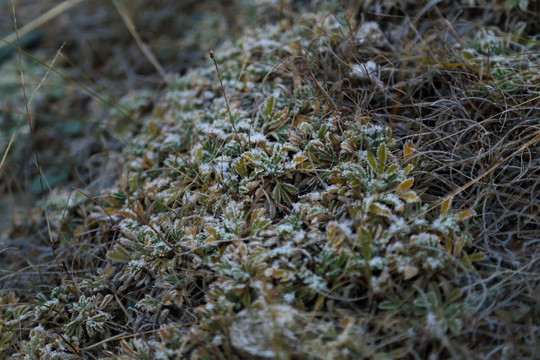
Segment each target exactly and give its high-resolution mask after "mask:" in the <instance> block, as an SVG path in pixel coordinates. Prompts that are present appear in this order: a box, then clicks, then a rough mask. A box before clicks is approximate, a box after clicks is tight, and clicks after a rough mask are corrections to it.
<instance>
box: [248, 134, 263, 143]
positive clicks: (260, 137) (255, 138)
mask: <svg viewBox="0 0 540 360" xmlns="http://www.w3.org/2000/svg"><path fill="white" fill-rule="evenodd" d="M249 140H250V141H251V142H253V143H258V142H259V141H267V140H266V136H265V135H264V134H263V133H260V132H252V133H251V134H250V136H249Z"/></svg>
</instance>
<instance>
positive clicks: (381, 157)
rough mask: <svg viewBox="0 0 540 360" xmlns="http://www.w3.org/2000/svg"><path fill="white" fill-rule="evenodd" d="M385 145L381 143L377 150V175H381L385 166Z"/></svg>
mask: <svg viewBox="0 0 540 360" xmlns="http://www.w3.org/2000/svg"><path fill="white" fill-rule="evenodd" d="M386 151H387V150H386V144H385V143H382V144H381V145H379V147H378V148H377V157H378V158H379V173H382V172H383V171H384V167H385V166H386Z"/></svg>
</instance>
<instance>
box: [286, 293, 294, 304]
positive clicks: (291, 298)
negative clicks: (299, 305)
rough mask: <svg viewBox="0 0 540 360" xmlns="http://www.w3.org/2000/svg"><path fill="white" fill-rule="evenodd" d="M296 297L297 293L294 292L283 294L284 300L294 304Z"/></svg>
mask: <svg viewBox="0 0 540 360" xmlns="http://www.w3.org/2000/svg"><path fill="white" fill-rule="evenodd" d="M295 299H296V295H295V294H294V293H286V294H284V295H283V301H285V302H286V303H288V304H292V303H293V302H294V300H295Z"/></svg>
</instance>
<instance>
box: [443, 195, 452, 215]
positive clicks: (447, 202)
mask: <svg viewBox="0 0 540 360" xmlns="http://www.w3.org/2000/svg"><path fill="white" fill-rule="evenodd" d="M450 206H452V197H447V198H446V199H444V201H443V202H442V204H441V214H446V213H447V212H448V210H450Z"/></svg>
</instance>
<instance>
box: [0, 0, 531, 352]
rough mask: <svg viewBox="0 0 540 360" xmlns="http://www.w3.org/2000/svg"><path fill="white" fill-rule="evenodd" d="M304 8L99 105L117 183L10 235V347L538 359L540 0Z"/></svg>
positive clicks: (54, 205)
mask: <svg viewBox="0 0 540 360" xmlns="http://www.w3.org/2000/svg"><path fill="white" fill-rule="evenodd" d="M308 3H310V4H303V3H302V2H282V3H280V5H278V4H276V3H275V2H272V1H256V2H253V3H250V4H249V5H247V6H245V7H244V8H242V9H243V14H244V15H243V16H244V18H243V19H249V18H250V17H251V18H253V17H255V18H257V19H258V20H259V22H258V24H257V26H255V25H253V26H248V27H246V28H245V29H243V35H241V36H239V37H237V38H235V39H231V40H228V41H225V42H224V43H223V44H221V46H220V47H219V48H216V49H215V51H214V52H213V53H212V58H211V59H210V58H209V59H208V60H207V61H208V62H207V63H206V65H205V66H200V67H193V68H190V69H188V70H187V72H186V73H185V74H182V75H169V76H168V77H167V79H166V84H167V85H166V88H165V89H164V90H163V91H161V92H160V93H159V94H158V93H155V92H151V91H148V90H141V91H137V92H133V93H131V94H129V95H126V96H125V97H124V98H123V99H122V100H121V101H120V104H121V106H122V107H121V109H122V111H120V112H119V111H116V110H113V111H111V112H110V113H109V115H108V118H107V119H106V120H105V121H104V126H105V127H106V128H107V129H109V131H110V132H112V133H113V136H114V137H115V138H118V139H121V142H122V143H123V144H125V145H124V146H123V153H122V157H123V159H124V164H125V165H124V166H123V167H122V169H121V170H120V171H119V173H120V175H119V179H118V181H117V182H116V183H115V184H114V185H113V186H111V187H109V188H107V189H105V190H104V191H102V192H101V194H100V195H99V196H90V195H88V194H87V193H86V192H85V191H82V190H77V191H69V192H68V191H61V189H57V190H56V191H53V192H51V193H50V194H49V195H48V196H47V198H46V199H45V200H44V201H42V202H41V203H40V204H39V206H38V207H36V208H35V210H33V211H34V213H33V215H34V216H33V220H34V221H35V222H36V228H38V229H44V230H43V236H44V237H45V239H47V240H48V242H45V243H43V244H41V245H40V246H38V245H35V246H34V245H33V244H27V245H26V246H28V247H27V248H24V246H25V245H24V244H22V245H19V244H17V241H20V239H21V236H20V235H18V233H17V228H16V227H14V228H12V229H11V232H10V233H8V234H7V236H8V237H7V238H6V239H5V240H3V241H4V243H5V244H6V245H7V247H6V249H5V250H3V251H2V252H1V253H0V259H2V263H4V264H7V265H6V266H4V269H2V272H3V274H2V282H3V283H4V284H5V286H4V290H3V291H2V293H1V297H0V303H1V306H0V321H1V326H2V327H1V331H2V332H1V335H0V349H1V351H3V353H4V354H6V357H8V356H11V357H12V358H26V359H34V358H44V359H48V358H53V359H54V358H57V359H70V358H73V359H77V358H108V359H154V358H157V359H177V358H184V357H189V358H193V359H210V358H212V359H213V358H217V359H229V358H230V359H234V358H279V359H296V358H299V359H304V358H305V359H357V358H366V359H367V358H374V359H375V358H376V359H391V358H472V359H476V358H479V359H481V358H512V359H518V358H535V357H537V356H538V351H540V350H539V349H538V345H537V343H536V342H537V340H534V339H537V338H538V337H539V335H540V334H539V332H540V304H539V299H538V293H539V292H538V290H539V286H540V281H539V280H540V279H539V276H538V273H539V272H538V270H539V269H538V246H537V244H538V239H539V229H538V224H539V221H538V209H539V207H540V202H539V198H538V184H540V181H539V179H538V171H539V169H540V164H539V160H538V159H539V156H538V155H539V150H540V145H539V140H540V131H539V128H538V124H539V121H538V119H539V107H538V104H539V89H540V87H539V80H540V77H539V75H538V74H539V73H538V66H539V60H540V55H539V52H538V49H539V45H538V44H539V40H540V39H538V31H537V30H538V29H537V27H538V21H537V20H538V17H539V16H540V14H539V12H538V3H537V2H536V1H528V2H527V1H521V2H512V1H497V2H493V3H492V4H490V5H489V6H487V5H485V4H483V3H482V2H481V1H460V2H455V1H439V2H429V3H422V4H421V5H418V2H416V1H366V2H364V3H362V4H363V5H362V6H336V4H328V3H326V2H321V3H319V2H317V1H312V2H308ZM236 6H238V8H241V6H240V5H239V4H236ZM238 16H239V17H240V15H238ZM245 21H248V20H245ZM126 111H128V112H129V113H131V114H137V117H136V120H137V121H136V122H128V123H127V125H126V121H125V119H124V115H125V113H126ZM18 236H19V237H18ZM30 245H31V246H30ZM14 249H18V251H19V252H20V253H22V254H23V256H19V257H18V258H15V260H13V259H14V256H13V255H11V253H12V252H15V250H14ZM30 256H31V257H32V258H33V259H36V260H35V261H32V260H30V259H29V257H30ZM29 284H33V285H32V286H31V287H29Z"/></svg>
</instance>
